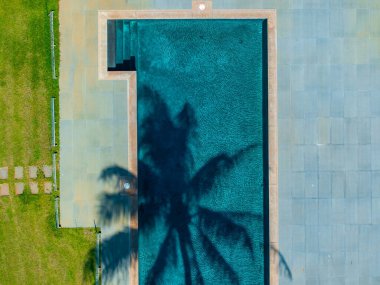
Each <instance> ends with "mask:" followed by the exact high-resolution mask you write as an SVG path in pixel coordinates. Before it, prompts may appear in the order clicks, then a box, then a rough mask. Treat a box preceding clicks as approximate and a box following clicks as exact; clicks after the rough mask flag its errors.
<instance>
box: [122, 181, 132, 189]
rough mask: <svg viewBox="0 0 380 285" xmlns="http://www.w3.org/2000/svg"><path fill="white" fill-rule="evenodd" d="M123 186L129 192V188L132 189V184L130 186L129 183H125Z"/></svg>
mask: <svg viewBox="0 0 380 285" xmlns="http://www.w3.org/2000/svg"><path fill="white" fill-rule="evenodd" d="M123 186H124V189H125V190H128V189H129V188H131V184H129V182H125V183H124V185H123Z"/></svg>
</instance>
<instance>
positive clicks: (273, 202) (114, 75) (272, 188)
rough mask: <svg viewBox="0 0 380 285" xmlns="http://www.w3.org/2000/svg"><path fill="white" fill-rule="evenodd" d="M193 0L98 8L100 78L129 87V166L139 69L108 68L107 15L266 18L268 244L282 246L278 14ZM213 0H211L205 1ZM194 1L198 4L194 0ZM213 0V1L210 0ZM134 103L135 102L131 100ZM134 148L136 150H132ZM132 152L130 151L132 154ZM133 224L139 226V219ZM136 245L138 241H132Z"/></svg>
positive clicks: (273, 278) (272, 266) (272, 276)
mask: <svg viewBox="0 0 380 285" xmlns="http://www.w3.org/2000/svg"><path fill="white" fill-rule="evenodd" d="M198 2H199V1H194V2H193V9H192V10H107V11H105V10H99V11H98V79H99V80H127V81H128V84H129V87H128V91H129V94H128V102H129V104H128V117H129V118H131V120H128V133H129V134H128V135H129V136H128V137H129V138H132V139H131V142H132V143H131V144H129V146H128V154H129V155H128V170H130V171H133V172H134V173H136V174H137V154H136V150H137V119H136V116H137V110H136V104H135V103H133V102H135V100H136V96H137V94H136V92H137V91H136V72H135V71H113V72H109V71H107V20H108V19H266V20H267V49H268V59H267V65H268V110H267V113H268V126H267V127H268V150H269V159H268V160H269V169H268V173H269V197H268V199H269V247H270V248H272V247H273V248H275V249H276V250H278V249H279V230H278V228H279V223H278V122H277V15H276V10H272V9H268V10H256V9H254V10H251V9H248V10H213V9H212V7H211V5H209V6H206V9H205V10H204V11H199V10H198V9H197V8H198V6H197V5H196V3H198ZM203 2H207V3H209V2H211V1H203ZM194 3H195V4H194ZM209 4H211V3H209ZM131 103H132V104H131ZM133 151H135V153H132V152H133ZM130 154H131V155H130ZM133 224H134V225H135V226H136V228H138V221H137V215H136V221H133ZM133 244H134V246H136V247H137V246H138V245H137V241H135V242H133ZM136 252H137V251H136ZM278 262H279V261H278V256H277V254H275V253H273V252H270V255H269V280H270V285H277V284H278V283H279V276H278V274H279V272H278ZM129 271H130V272H133V273H132V274H131V275H130V284H138V283H139V282H138V259H136V260H135V262H134V261H132V262H131V267H130V269H129Z"/></svg>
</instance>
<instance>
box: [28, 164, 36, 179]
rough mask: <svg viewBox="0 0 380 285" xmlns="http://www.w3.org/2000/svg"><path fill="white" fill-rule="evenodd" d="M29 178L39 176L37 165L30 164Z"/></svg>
mask: <svg viewBox="0 0 380 285" xmlns="http://www.w3.org/2000/svg"><path fill="white" fill-rule="evenodd" d="M29 178H32V179H34V178H37V166H29Z"/></svg>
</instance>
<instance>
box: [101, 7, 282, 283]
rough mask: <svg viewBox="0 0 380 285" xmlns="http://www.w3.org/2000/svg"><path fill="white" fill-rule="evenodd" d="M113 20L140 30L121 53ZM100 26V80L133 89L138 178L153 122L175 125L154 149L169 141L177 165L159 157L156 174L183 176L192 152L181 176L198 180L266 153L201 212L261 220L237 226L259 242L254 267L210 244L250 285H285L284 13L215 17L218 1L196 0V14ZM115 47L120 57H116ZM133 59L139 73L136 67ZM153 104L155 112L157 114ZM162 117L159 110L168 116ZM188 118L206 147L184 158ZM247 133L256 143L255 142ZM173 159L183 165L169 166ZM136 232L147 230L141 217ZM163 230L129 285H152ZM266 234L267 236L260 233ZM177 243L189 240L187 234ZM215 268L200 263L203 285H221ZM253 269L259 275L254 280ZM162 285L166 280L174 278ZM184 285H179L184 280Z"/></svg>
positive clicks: (143, 16) (146, 245) (133, 165)
mask: <svg viewBox="0 0 380 285" xmlns="http://www.w3.org/2000/svg"><path fill="white" fill-rule="evenodd" d="M210 19H213V20H212V21H210ZM109 20H118V21H116V22H114V23H111V26H112V25H114V24H115V26H117V25H119V26H120V27H122V29H123V31H124V32H130V31H131V30H132V29H129V28H130V27H131V24H132V23H133V25H136V26H135V28H134V29H135V30H134V33H135V34H134V35H133V36H131V38H132V37H134V36H136V37H135V38H134V40H133V41H131V40H130V38H128V36H127V35H125V34H123V33H121V34H119V37H120V36H121V37H122V38H124V39H128V42H122V41H120V42H119V45H118V42H117V41H118V35H117V34H116V33H115V35H114V36H113V37H112V38H111V37H108V36H107V30H109V27H110V21H109ZM111 22H112V21H111ZM98 25H99V31H98V32H99V48H98V51H99V55H98V56H99V66H98V68H99V69H98V71H99V72H98V74H99V79H101V80H102V79H103V80H128V84H129V94H128V100H129V102H130V104H129V105H128V114H129V115H128V117H129V120H128V130H129V134H130V136H129V138H130V140H131V141H130V144H129V146H128V154H129V155H128V160H129V161H128V164H129V165H130V169H129V170H131V172H132V173H135V174H136V175H137V161H138V160H139V161H146V162H148V163H147V164H149V163H151V161H150V162H149V160H148V158H147V157H146V156H145V155H146V153H145V152H141V151H140V152H139V148H138V144H141V143H142V142H143V143H145V144H146V141H147V132H148V130H150V131H152V130H151V129H149V128H147V127H146V124H147V121H149V120H151V119H153V120H154V121H156V123H157V122H158V123H160V120H162V119H163V118H166V120H167V122H165V124H168V123H170V124H169V125H168V126H166V125H165V126H166V127H165V128H164V129H162V133H161V135H165V136H166V137H165V138H157V139H156V140H155V141H152V140H151V141H150V142H148V148H149V147H150V148H157V149H160V147H161V148H162V147H163V146H162V145H160V143H161V142H164V141H166V143H167V144H168V145H172V150H173V156H174V157H173V158H171V156H165V157H162V158H158V160H157V161H156V164H155V165H152V164H151V165H150V167H151V168H152V169H153V170H154V171H161V172H160V173H162V171H163V170H162V169H168V168H169V169H170V168H171V167H174V168H173V169H171V173H172V174H173V173H174V170H175V169H177V171H178V163H179V164H181V161H182V160H179V161H177V162H176V161H175V158H176V157H177V158H178V157H180V155H179V154H181V153H182V152H181V151H182V150H183V148H186V151H187V152H188V153H186V155H190V156H191V157H192V159H193V161H194V164H193V167H194V168H191V167H190V166H189V165H188V166H184V168H186V170H184V168H181V169H182V170H180V173H179V174H181V173H182V174H185V175H184V176H191V175H192V174H193V173H196V172H197V171H198V170H199V169H201V168H202V166H204V165H205V164H207V162H208V161H210V160H213V159H215V158H216V157H218V155H221V154H224V155H230V156H233V155H234V154H236V153H239V151H241V150H242V149H246V148H247V147H249V146H250V145H256V146H258V147H257V148H256V149H254V150H253V151H251V152H250V153H248V155H247V157H245V158H244V159H242V160H241V161H239V163H240V164H242V165H240V166H237V167H235V170H232V171H231V172H230V174H228V175H227V174H225V177H224V178H225V181H224V182H223V183H219V182H215V181H214V182H215V183H216V184H215V185H216V186H215V187H216V188H217V189H218V190H219V191H216V193H215V194H210V195H211V196H210V195H209V196H207V197H204V198H202V200H201V201H199V202H198V205H197V206H198V207H201V208H207V209H210V210H212V211H213V212H218V213H219V212H226V211H228V210H231V209H235V208H236V209H235V212H237V211H241V210H242V209H243V210H244V211H246V212H249V213H250V214H251V215H252V216H255V215H260V214H261V215H262V221H261V222H260V221H259V222H257V221H256V222H254V221H253V220H249V221H248V224H246V225H245V224H244V221H242V220H239V221H237V224H238V225H239V226H242V227H243V228H245V229H246V231H247V233H248V237H249V238H250V239H251V240H252V242H253V245H254V249H255V252H256V253H255V254H256V255H255V256H254V257H253V258H252V259H250V258H249V257H247V256H246V255H245V253H244V247H243V248H240V249H236V248H235V249H234V251H233V252H234V253H233V254H232V252H231V248H229V247H228V246H223V245H220V243H219V242H220V241H219V240H217V239H215V236H213V237H211V239H212V238H214V240H213V242H215V246H216V247H217V248H218V250H219V252H220V253H221V254H222V255H223V256H228V255H231V256H232V257H233V260H230V259H228V258H227V257H226V260H228V263H229V264H230V265H231V268H233V271H234V272H236V274H237V276H238V278H239V279H238V280H240V282H241V284H252V283H250V282H249V281H248V280H252V278H254V279H255V280H256V281H255V282H256V283H255V284H268V283H269V284H271V285H275V284H278V265H277V263H278V260H277V256H272V255H270V254H269V248H270V247H271V246H273V247H274V248H276V249H278V218H277V216H278V214H277V211H278V210H277V201H278V199H277V196H278V194H277V191H278V190H277V185H278V183H277V75H276V69H277V64H276V62H277V58H276V13H275V11H273V10H212V6H211V1H194V2H193V10H170V11H165V10H162V11H142V10H141V11H131V10H128V11H99V17H98ZM111 28H112V27H111ZM123 36H124V37H123ZM137 38H138V40H137ZM114 40H115V42H114ZM119 40H121V38H119ZM137 42H138V44H137ZM129 43H130V45H129ZM117 45H118V48H119V52H117ZM134 45H135V46H134ZM110 46H111V48H112V49H114V51H115V53H114V54H112V52H111V54H110V52H109V50H110V49H109V48H110ZM133 46H134V47H133ZM220 47H223V48H220ZM120 49H121V54H120ZM132 56H133V61H134V64H131V63H130V62H128V61H130V60H131V59H132ZM125 63H126V64H125ZM110 64H111V65H112V66H111V68H110V66H109V65H110ZM117 64H119V65H117ZM123 68H124V70H123ZM134 69H136V71H134ZM136 74H137V76H136ZM136 96H137V97H136ZM147 100H148V101H149V100H150V101H149V102H148V101H147ZM152 104H155V106H156V108H153V109H152V108H150V107H152ZM227 106H228V107H227ZM157 108H160V111H161V113H160V114H158V113H157ZM137 110H138V112H137ZM162 112H164V113H162ZM181 116H182V117H183V116H185V117H186V118H187V120H188V119H190V117H189V116H191V122H192V123H194V126H190V125H185V126H186V129H188V131H189V130H190V129H191V130H194V131H195V133H196V134H197V136H196V137H197V141H196V142H195V141H194V142H190V140H191V138H189V142H188V144H186V145H183V147H182V148H181V150H179V149H177V150H176V146H178V145H179V143H180V142H179V141H176V140H177V139H178V134H179V133H178V128H179V129H180V127H181V121H178V120H180V118H181ZM189 122H190V121H188V122H187V123H189ZM170 126H171V127H170ZM137 129H138V130H139V137H137ZM165 131H166V132H165ZM195 133H193V134H195ZM248 133H250V134H251V136H247V134H248ZM140 134H141V135H140ZM144 135H145V137H142V136H144ZM156 135H157V134H156ZM189 136H191V135H189ZM148 140H149V139H148ZM138 141H139V143H138ZM173 142H174V144H173ZM176 151H177V152H176ZM182 154H183V153H182ZM169 158H170V159H169ZM168 160H170V161H173V163H174V164H170V165H168V164H167V163H168V162H167V161H168ZM190 164H191V163H190ZM173 165H177V166H173ZM176 167H177V168H176ZM216 167H217V166H216ZM190 168H191V169H190ZM181 171H182V172H181ZM177 174H178V173H177ZM139 175H141V177H139V179H144V178H146V179H148V178H149V177H148V176H146V173H139ZM163 176H164V178H165V179H166V180H165V179H164V180H165V181H167V183H172V182H173V180H171V179H172V178H170V177H166V176H165V175H163ZM252 177H255V178H253V179H252ZM168 179H169V180H168ZM218 181H219V180H218ZM232 186H234V188H232ZM184 188H185V189H186V187H185V186H184ZM231 188H232V189H231ZM236 188H237V189H238V190H236ZM169 189H170V187H169ZM167 191H169V190H167ZM169 192H170V191H169ZM170 193H172V192H170ZM173 195H174V194H173ZM165 201H166V200H165ZM221 201H223V202H221ZM172 204H173V203H170V202H168V207H169V208H170V207H172V208H173V205H172ZM135 206H136V208H137V205H135ZM183 209H184V208H183ZM183 209H182V210H181V212H183ZM186 209H187V207H186ZM197 209H200V208H197ZM260 209H261V210H260ZM144 215H145V214H144V213H139V218H140V219H141V220H140V223H141V222H144V219H146V217H145V216H144ZM228 219H232V217H231V216H229V217H228ZM132 223H133V226H134V227H135V228H137V229H138V221H137V217H136V220H135V221H132ZM252 224H254V225H255V226H252ZM158 228H159V232H161V234H160V233H159V232H157V231H155V230H151V233H150V237H148V236H144V235H140V237H139V243H140V245H139V246H140V249H139V260H135V261H134V262H133V261H132V262H131V265H130V269H129V272H130V274H131V275H130V278H129V284H138V283H139V279H140V282H144V281H146V280H147V278H149V276H148V275H149V274H150V272H151V270H150V269H152V268H153V267H154V261H155V260H156V255H158V254H159V250H160V248H159V247H157V246H153V247H152V246H151V245H152V240H151V239H152V238H154V239H155V240H156V241H160V240H161V241H162V242H163V243H164V241H163V240H164V239H165V236H162V234H165V233H167V231H168V229H166V228H165V224H158ZM258 228H261V233H257V232H256V231H257V229H258ZM195 230H196V229H195ZM192 231H193V230H192ZM210 235H212V234H211V233H210ZM177 236H178V238H180V236H181V232H180V231H179V232H177ZM131 238H132V241H133V239H135V241H134V242H132V244H131V246H135V247H136V248H137V244H138V243H137V236H136V237H131ZM199 239H200V238H199V234H196V233H194V232H192V233H191V240H192V241H193V246H194V248H195V249H196V248H198V249H199V250H200V247H199V246H200V245H199V241H196V240H199ZM260 247H262V248H264V252H262V255H260V254H258V252H259V253H260ZM179 254H180V253H179ZM182 254H183V252H182ZM260 256H261V257H260ZM260 258H262V260H260ZM206 260H207V256H203V257H202V256H198V261H197V262H198V263H199V266H200V268H201V269H202V270H204V271H205V273H203V278H205V280H206V281H207V280H216V279H215V276H216V277H218V273H217V272H212V271H213V270H212V267H209V266H208V265H206V264H207V262H206ZM139 267H140V268H139ZM173 268H174V267H173ZM173 268H172V270H174V269H173ZM249 268H253V271H251V272H249ZM241 270H243V271H242V272H240V271H241ZM244 271H245V272H246V273H243V272H244ZM247 271H248V272H247ZM137 272H139V273H137ZM175 272H177V273H175ZM259 272H260V273H259ZM169 274H170V276H171V278H174V279H172V280H177V279H176V277H178V278H181V276H182V277H183V276H184V275H186V268H185V265H183V266H179V267H178V268H177V270H174V272H170V273H169ZM220 274H221V273H220ZM257 274H259V275H260V276H257ZM222 275H223V274H222ZM219 277H220V276H219ZM160 278H163V279H162V280H165V276H161V277H160ZM231 278H232V277H231ZM232 280H233V279H232ZM177 281H178V282H179V283H180V280H179V279H178V280H177ZM182 281H183V280H182ZM206 283H207V282H206ZM173 284H174V283H173Z"/></svg>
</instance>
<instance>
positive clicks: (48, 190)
mask: <svg viewBox="0 0 380 285" xmlns="http://www.w3.org/2000/svg"><path fill="white" fill-rule="evenodd" d="M52 190H53V183H52V182H50V181H46V182H44V193H45V194H51V192H52Z"/></svg>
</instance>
